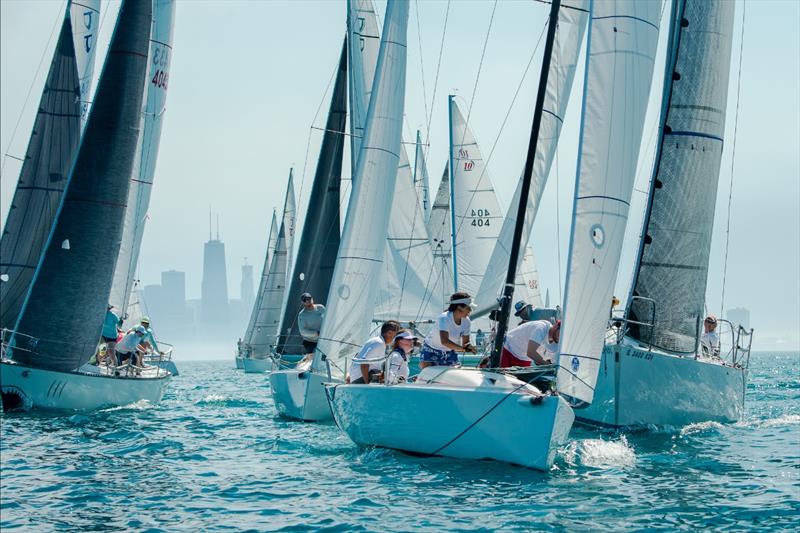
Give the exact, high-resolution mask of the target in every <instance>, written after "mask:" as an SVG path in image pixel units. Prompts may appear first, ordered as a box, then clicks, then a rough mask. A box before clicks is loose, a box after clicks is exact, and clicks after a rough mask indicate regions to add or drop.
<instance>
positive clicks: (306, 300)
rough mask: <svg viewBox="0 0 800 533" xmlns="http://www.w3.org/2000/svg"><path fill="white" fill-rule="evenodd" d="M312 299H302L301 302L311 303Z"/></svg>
mask: <svg viewBox="0 0 800 533" xmlns="http://www.w3.org/2000/svg"><path fill="white" fill-rule="evenodd" d="M311 300H312V298H300V301H301V302H310V301H311Z"/></svg>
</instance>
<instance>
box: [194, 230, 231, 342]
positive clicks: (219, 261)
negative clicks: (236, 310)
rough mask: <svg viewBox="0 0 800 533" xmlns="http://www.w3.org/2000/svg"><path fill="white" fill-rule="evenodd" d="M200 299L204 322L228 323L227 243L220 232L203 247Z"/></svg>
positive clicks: (213, 323) (219, 324)
mask: <svg viewBox="0 0 800 533" xmlns="http://www.w3.org/2000/svg"><path fill="white" fill-rule="evenodd" d="M200 299H201V305H200V319H201V321H202V322H203V323H204V324H206V325H215V326H224V325H226V324H227V323H228V274H227V271H226V269H225V245H224V244H223V243H222V241H220V240H219V232H217V238H216V239H211V240H209V241H208V242H207V243H205V246H204V249H203V285H202V287H201V291H200ZM215 329H218V328H215Z"/></svg>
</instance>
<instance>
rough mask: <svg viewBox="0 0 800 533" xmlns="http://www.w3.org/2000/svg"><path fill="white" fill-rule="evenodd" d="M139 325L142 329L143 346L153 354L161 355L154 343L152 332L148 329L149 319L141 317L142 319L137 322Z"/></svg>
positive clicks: (154, 338)
mask: <svg viewBox="0 0 800 533" xmlns="http://www.w3.org/2000/svg"><path fill="white" fill-rule="evenodd" d="M139 325H140V326H142V327H143V328H144V339H143V343H146V344H145V346H148V347H149V348H150V349H151V350H152V351H153V353H159V354H160V353H161V352H160V351H159V349H158V344H157V343H156V337H155V335H153V330H152V329H150V319H149V318H148V317H146V316H143V317H142V319H141V320H140V321H139Z"/></svg>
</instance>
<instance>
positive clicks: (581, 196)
mask: <svg viewBox="0 0 800 533" xmlns="http://www.w3.org/2000/svg"><path fill="white" fill-rule="evenodd" d="M591 6H592V7H591V11H590V20H589V29H588V38H587V45H586V46H587V49H586V71H585V79H584V87H583V91H584V95H583V109H582V114H581V140H580V147H579V151H578V169H577V178H576V183H575V199H574V208H573V213H572V234H571V237H570V248H569V262H568V264H567V282H566V294H565V295H564V313H563V316H564V324H563V326H562V329H561V350H560V354H559V360H558V364H559V369H558V378H557V380H558V382H557V385H558V390H559V391H560V392H561V393H563V394H564V395H566V396H569V397H571V398H573V399H575V400H578V401H583V402H587V403H591V401H592V398H593V396H594V385H595V383H596V381H597V369H598V366H599V361H600V356H601V353H602V350H603V346H604V343H605V334H606V328H607V325H608V318H609V313H610V310H611V297H612V293H613V290H614V282H615V280H616V277H617V268H618V267H619V257H620V253H621V251H622V241H623V238H624V236H625V224H626V222H627V220H628V209H629V205H630V198H631V193H632V191H633V182H634V178H635V175H636V164H637V161H638V158H639V148H640V145H641V143H642V130H643V129H644V117H645V112H646V110H647V102H648V99H649V96H650V85H651V82H652V77H653V64H654V61H655V55H656V46H657V44H658V22H659V15H660V11H661V0H636V1H632V0H594V1H593V2H592V4H591Z"/></svg>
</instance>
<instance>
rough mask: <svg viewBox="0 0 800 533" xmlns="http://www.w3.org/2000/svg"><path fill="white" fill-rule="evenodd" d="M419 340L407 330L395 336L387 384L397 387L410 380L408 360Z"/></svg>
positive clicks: (387, 372) (387, 368)
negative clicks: (398, 384) (396, 385)
mask: <svg viewBox="0 0 800 533" xmlns="http://www.w3.org/2000/svg"><path fill="white" fill-rule="evenodd" d="M417 340H418V337H416V336H415V335H414V334H413V333H411V332H410V331H405V330H403V331H401V332H400V333H398V334H397V336H395V338H394V345H393V346H392V352H391V353H390V354H389V359H388V360H387V362H386V383H388V384H389V385H395V384H397V383H405V382H406V381H407V380H408V360H409V359H410V358H411V352H412V350H414V343H415V342H416V341H417Z"/></svg>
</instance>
